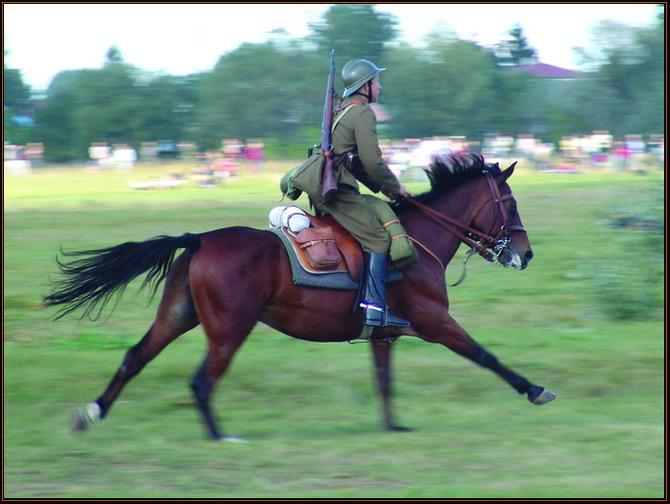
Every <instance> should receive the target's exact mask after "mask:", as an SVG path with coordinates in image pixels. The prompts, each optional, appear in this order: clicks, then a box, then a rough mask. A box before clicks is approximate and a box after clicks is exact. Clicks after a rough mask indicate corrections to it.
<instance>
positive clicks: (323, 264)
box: [282, 214, 363, 282]
mask: <svg viewBox="0 0 670 504" xmlns="http://www.w3.org/2000/svg"><path fill="white" fill-rule="evenodd" d="M307 217H308V218H309V221H310V224H311V227H308V228H305V229H303V230H302V231H299V232H298V233H293V232H291V231H290V230H289V229H287V228H282V231H283V232H284V234H285V235H286V236H287V237H288V239H289V241H290V243H291V245H292V246H293V251H294V252H295V255H296V257H297V259H298V261H299V262H300V265H301V266H302V267H303V268H304V269H305V270H306V271H308V272H310V273H325V272H329V271H330V272H334V271H348V272H349V275H350V276H351V278H352V279H353V280H354V281H356V282H359V281H360V278H361V271H362V269H363V250H362V248H361V246H360V244H359V243H358V240H356V238H354V237H353V235H352V234H351V233H349V231H347V230H346V229H345V228H344V227H342V225H341V224H339V223H338V222H337V221H336V220H335V219H334V218H333V217H332V216H329V215H328V216H325V217H316V216H314V215H310V214H307Z"/></svg>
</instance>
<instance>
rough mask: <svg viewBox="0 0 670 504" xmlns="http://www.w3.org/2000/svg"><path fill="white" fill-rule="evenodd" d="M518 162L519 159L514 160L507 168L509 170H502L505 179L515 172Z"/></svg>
mask: <svg viewBox="0 0 670 504" xmlns="http://www.w3.org/2000/svg"><path fill="white" fill-rule="evenodd" d="M517 162H518V161H514V162H513V163H512V164H511V165H510V167H509V168H507V170H505V171H504V172H502V175H503V180H507V179H508V178H510V177H511V176H512V173H514V168H515V167H516V164H517Z"/></svg>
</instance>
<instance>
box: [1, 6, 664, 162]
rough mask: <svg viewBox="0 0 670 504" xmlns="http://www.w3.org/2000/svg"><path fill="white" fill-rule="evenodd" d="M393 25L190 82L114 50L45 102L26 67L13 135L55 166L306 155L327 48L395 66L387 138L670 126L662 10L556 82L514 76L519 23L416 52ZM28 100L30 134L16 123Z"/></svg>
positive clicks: (227, 57) (358, 12) (368, 26)
mask: <svg viewBox="0 0 670 504" xmlns="http://www.w3.org/2000/svg"><path fill="white" fill-rule="evenodd" d="M396 26H397V20H396V19H395V18H394V17H393V16H392V15H389V14H385V13H380V12H378V11H376V10H375V5H374V4H336V5H333V6H332V7H331V8H330V9H329V10H328V11H327V12H326V13H325V14H324V16H323V18H322V19H321V20H320V22H318V23H314V24H313V25H311V26H310V35H308V36H307V37H305V38H304V39H291V38H289V37H288V36H287V34H286V33H285V32H282V31H281V30H279V31H275V32H273V33H272V34H271V36H270V38H269V40H267V41H266V42H263V43H256V44H251V43H245V44H242V45H241V46H239V47H238V48H237V49H235V50H234V51H231V52H228V53H225V54H223V55H222V56H221V57H220V58H219V61H218V62H217V64H216V65H215V66H214V68H213V69H212V70H211V71H208V72H203V73H198V74H192V75H188V76H172V75H165V74H152V73H149V72H146V71H143V70H141V69H139V68H136V67H134V66H132V65H129V64H127V63H125V62H124V60H123V55H122V54H121V53H120V52H119V51H118V50H117V49H116V48H110V50H109V52H108V53H107V55H106V60H105V63H104V65H103V66H102V68H99V69H84V70H67V71H64V72H61V73H59V74H58V75H56V76H55V77H54V79H53V80H52V82H51V83H50V85H49V87H48V89H47V91H46V97H45V98H44V99H43V100H41V101H40V102H39V103H35V102H34V100H31V98H30V89H29V88H28V87H27V86H26V85H25V84H24V83H23V82H22V79H21V74H20V71H19V70H16V69H10V68H7V67H5V71H4V86H5V89H4V91H5V93H4V104H5V117H4V124H5V138H6V139H7V140H9V141H11V142H13V143H15V144H22V143H26V142H42V143H43V144H44V145H45V149H46V150H45V157H46V159H48V160H51V161H68V160H78V159H85V158H86V156H87V150H88V147H89V146H90V144H91V143H92V142H101V141H104V142H109V143H125V144H129V145H133V146H135V147H138V146H139V145H140V143H141V142H144V141H155V140H158V139H168V138H169V139H175V140H178V141H188V142H193V143H195V144H196V145H198V147H199V149H201V150H205V149H218V148H220V147H221V140H222V139H224V138H242V139H244V138H263V139H264V140H265V145H266V147H267V148H268V150H269V152H270V153H271V154H275V155H277V156H295V155H302V153H303V152H304V149H305V147H306V146H307V145H308V144H311V143H314V142H316V141H317V140H318V139H319V137H320V122H321V110H322V106H323V98H324V91H325V82H326V75H327V71H328V54H329V52H330V49H332V48H334V49H335V51H336V55H337V59H336V60H337V67H338V69H341V68H342V66H343V65H344V63H345V62H346V61H347V60H348V59H350V58H354V57H363V58H367V59H370V60H372V61H374V62H375V63H376V64H378V65H379V66H385V67H387V68H388V71H387V72H386V73H385V74H384V75H383V78H382V86H383V91H382V96H381V101H382V104H383V105H384V107H385V108H386V110H387V111H388V113H389V115H390V116H391V117H392V120H391V121H389V123H388V124H384V125H380V127H383V128H384V129H383V136H385V137H387V138H397V139H402V138H408V137H414V138H416V137H426V136H465V137H467V138H468V139H472V140H481V139H483V137H484V135H486V134H490V133H506V134H511V135H518V134H521V133H526V134H527V133H531V134H535V135H536V136H538V137H540V138H542V139H543V140H545V141H554V142H556V141H558V140H559V139H560V138H561V136H563V135H566V134H590V133H591V132H592V131H594V130H609V131H610V132H611V133H612V134H613V135H615V136H618V137H621V136H623V135H625V134H628V133H638V134H658V133H663V132H664V106H663V104H664V94H665V87H664V75H665V73H664V72H665V67H664V62H665V41H664V12H663V7H662V6H660V8H659V15H658V19H657V21H656V23H655V24H654V25H653V26H649V27H645V28H634V27H629V26H625V25H616V24H613V23H611V22H608V23H603V24H601V25H600V26H598V27H597V29H596V30H595V32H594V35H595V38H594V41H593V44H592V45H591V46H590V47H589V48H587V49H582V50H581V54H580V56H581V59H582V63H583V66H584V67H585V68H586V71H584V72H581V73H580V74H579V75H578V76H577V78H574V79H566V80H563V81H561V82H558V81H553V80H546V79H542V78H539V77H536V76H533V75H532V74H528V73H524V72H515V71H513V69H514V68H518V67H519V66H520V65H522V64H523V63H524V62H528V61H531V60H532V58H533V57H534V55H535V51H534V49H533V48H532V47H529V46H528V43H527V41H526V39H525V37H524V35H523V30H522V29H521V27H520V26H515V27H513V28H512V29H511V30H510V37H508V38H506V39H505V40H503V41H501V42H500V44H498V45H497V46H496V47H495V48H485V47H481V46H479V45H477V44H476V43H474V42H471V41H466V40H460V39H459V38H458V37H456V36H455V35H453V34H452V33H449V32H447V31H445V32H444V33H437V32H436V33H432V34H430V35H429V36H427V37H426V41H425V44H423V45H422V46H421V47H415V46H413V45H409V44H406V43H398V42H396V36H397V29H396ZM338 85H339V87H338V89H339V88H341V83H340V82H339V79H338ZM28 106H31V107H32V110H34V119H35V123H34V126H32V127H26V126H22V125H17V124H15V123H14V122H12V120H11V118H12V117H13V116H14V115H16V114H18V113H20V112H22V111H24V110H25V109H26V108H27V107H28Z"/></svg>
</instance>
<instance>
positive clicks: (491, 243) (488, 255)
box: [404, 172, 526, 283]
mask: <svg viewBox="0 0 670 504" xmlns="http://www.w3.org/2000/svg"><path fill="white" fill-rule="evenodd" d="M484 175H485V177H486V181H487V182H488V185H489V189H490V190H491V195H492V197H491V198H490V199H488V200H486V201H485V202H484V204H482V206H481V207H480V209H479V211H478V212H477V215H479V213H480V212H481V210H482V209H483V208H484V206H486V204H487V203H488V202H489V201H492V202H493V203H494V204H495V205H497V206H496V213H497V212H500V214H501V215H502V220H503V223H502V226H500V231H499V232H498V234H497V235H496V236H492V235H490V234H486V233H482V232H481V231H478V230H476V229H474V228H471V227H470V226H468V225H466V224H463V223H462V222H459V221H457V220H456V219H452V218H451V217H449V216H447V215H444V214H442V213H440V212H438V211H436V210H433V209H432V208H430V207H428V206H426V205H424V204H423V203H419V202H418V201H416V200H415V199H414V198H412V197H410V196H407V197H405V198H404V199H405V200H406V201H407V202H408V203H411V204H412V205H414V206H415V207H417V208H418V209H419V210H421V211H422V212H424V213H425V214H426V215H428V217H430V218H431V219H433V220H434V221H435V222H437V223H438V224H440V226H442V227H443V228H445V229H447V230H448V231H450V232H451V233H453V234H454V235H456V236H457V237H458V238H459V239H460V240H461V241H462V242H463V243H465V244H466V245H467V246H468V247H470V248H472V249H473V250H471V251H470V252H469V253H468V254H471V253H473V252H477V253H478V254H479V255H480V256H482V257H483V258H484V259H486V260H487V261H489V262H494V263H495V262H498V257H500V254H501V253H502V251H503V250H504V249H505V247H506V246H507V244H508V243H509V242H510V241H511V237H510V235H511V233H512V232H513V231H524V232H525V231H526V230H525V228H524V227H523V226H516V225H514V226H510V225H509V214H508V213H507V209H506V208H505V205H504V202H505V201H506V200H508V199H511V198H513V196H512V193H511V192H510V193H509V194H506V195H505V196H501V195H500V189H499V188H498V184H496V181H495V179H494V177H493V175H491V174H490V173H489V172H485V173H484ZM496 216H497V215H496ZM494 222H495V219H494ZM458 228H460V229H462V230H463V232H461V231H460V230H459V229H458ZM431 255H433V257H436V256H435V255H434V254H431ZM468 257H469V255H468ZM466 260H467V259H466ZM440 264H441V263H440ZM459 283H460V282H459Z"/></svg>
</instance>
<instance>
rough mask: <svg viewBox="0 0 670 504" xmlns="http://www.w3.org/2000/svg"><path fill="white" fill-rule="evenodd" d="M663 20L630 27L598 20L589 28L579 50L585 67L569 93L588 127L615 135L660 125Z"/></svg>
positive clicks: (657, 129) (653, 129) (647, 130)
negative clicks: (585, 74)
mask: <svg viewBox="0 0 670 504" xmlns="http://www.w3.org/2000/svg"><path fill="white" fill-rule="evenodd" d="M664 36H665V35H664V21H663V20H657V21H656V24H655V25H653V26H651V27H646V28H636V27H632V26H628V25H624V24H621V23H615V22H612V21H603V22H601V23H599V24H598V25H596V26H595V28H594V30H593V43H592V44H591V45H590V46H589V48H588V49H582V50H580V51H579V55H580V56H581V60H582V64H583V65H585V66H586V67H587V68H588V69H590V70H591V72H592V73H591V79H589V80H588V81H585V82H584V83H583V88H582V90H581V94H579V95H577V96H576V97H575V98H576V100H575V102H576V103H575V104H574V110H575V113H576V114H578V115H579V116H581V117H583V118H584V122H585V123H586V124H587V125H588V128H589V129H609V130H610V131H612V132H613V133H614V134H616V135H619V136H621V135H624V134H627V133H631V132H636V133H659V132H663V131H664V117H663V114H664V107H663V104H664V95H665V87H664V84H665V39H664Z"/></svg>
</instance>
